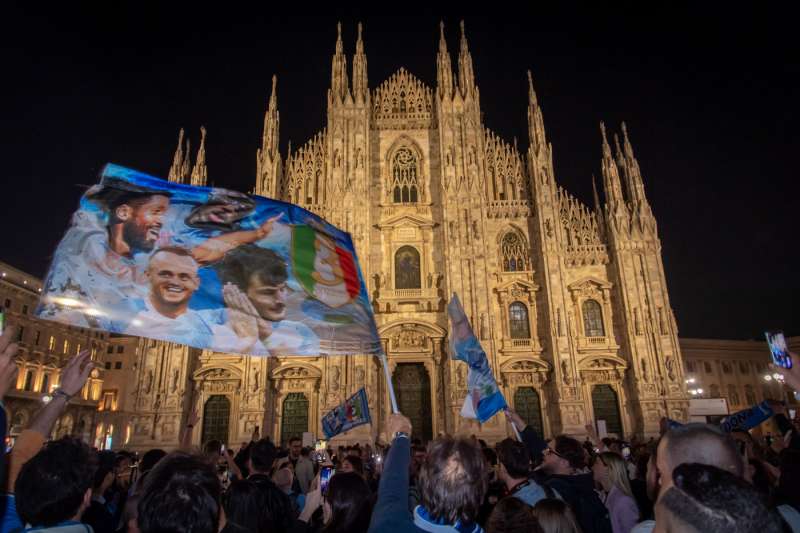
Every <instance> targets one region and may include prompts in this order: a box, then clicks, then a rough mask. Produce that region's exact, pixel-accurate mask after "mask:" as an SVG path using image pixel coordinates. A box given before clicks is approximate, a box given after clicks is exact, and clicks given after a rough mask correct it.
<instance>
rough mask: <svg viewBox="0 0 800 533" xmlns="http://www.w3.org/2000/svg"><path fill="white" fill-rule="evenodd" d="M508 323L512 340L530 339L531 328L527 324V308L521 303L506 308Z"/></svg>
mask: <svg viewBox="0 0 800 533" xmlns="http://www.w3.org/2000/svg"><path fill="white" fill-rule="evenodd" d="M508 322H509V326H510V329H511V332H510V333H511V338H512V339H530V338H531V327H530V323H529V322H528V308H527V307H526V306H525V304H524V303H522V302H514V303H512V304H511V305H509V306H508Z"/></svg>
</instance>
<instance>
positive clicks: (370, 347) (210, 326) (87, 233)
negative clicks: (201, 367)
mask: <svg viewBox="0 0 800 533" xmlns="http://www.w3.org/2000/svg"><path fill="white" fill-rule="evenodd" d="M36 315H37V316H38V317H40V318H44V319H48V320H55V321H58V322H61V323H64V324H69V325H73V326H79V327H87V328H97V329H104V330H107V331H111V332H114V333H121V334H125V335H134V336H139V337H149V338H153V339H158V340H164V341H170V342H175V343H179V344H186V345H189V346H193V347H195V348H202V349H208V350H213V351H216V352H228V353H237V354H247V355H259V356H269V355H300V356H319V355H348V354H354V353H378V352H379V351H380V340H379V338H378V335H377V331H376V328H375V322H374V317H373V315H372V306H371V305H370V302H369V297H368V295H367V291H366V288H365V286H364V280H363V277H362V275H361V271H360V269H359V266H358V259H357V258H356V253H355V249H354V247H353V242H352V240H351V238H350V235H349V234H347V233H345V232H343V231H341V230H339V229H338V228H336V227H334V226H332V225H331V224H329V223H327V222H326V221H325V220H323V219H321V218H320V217H318V216H317V215H315V214H313V213H310V212H309V211H306V210H305V209H302V208H301V207H298V206H296V205H292V204H288V203H285V202H280V201H277V200H272V199H268V198H262V197H260V196H250V195H246V194H243V193H240V192H237V191H231V190H227V189H220V188H212V187H194V186H191V185H185V184H180V183H174V182H169V181H164V180H161V179H158V178H155V177H152V176H148V175H146V174H143V173H141V172H137V171H135V170H130V169H127V168H123V167H120V166H117V165H106V167H105V168H104V169H103V172H102V176H101V181H100V183H99V184H98V185H95V186H93V187H91V188H90V189H89V190H88V191H86V193H85V194H84V195H83V198H81V202H80V207H79V209H78V211H77V212H76V213H75V214H74V215H73V217H72V224H71V225H70V227H69V229H68V230H67V233H66V235H65V236H64V238H63V239H62V240H61V242H60V243H59V245H58V248H57V249H56V251H55V254H54V256H53V261H52V263H51V265H50V270H49V272H48V274H47V277H46V279H45V285H44V290H43V293H42V298H41V301H40V304H39V307H38V308H37V310H36Z"/></svg>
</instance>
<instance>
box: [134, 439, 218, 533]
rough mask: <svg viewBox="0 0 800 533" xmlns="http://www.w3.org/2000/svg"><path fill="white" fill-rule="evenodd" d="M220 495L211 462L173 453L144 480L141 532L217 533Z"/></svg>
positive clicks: (140, 515)
mask: <svg viewBox="0 0 800 533" xmlns="http://www.w3.org/2000/svg"><path fill="white" fill-rule="evenodd" d="M221 493H222V486H221V485H220V481H219V478H218V477H217V473H216V471H215V469H214V467H213V466H212V465H211V463H209V462H208V460H206V459H205V458H200V457H195V456H192V455H189V454H186V453H183V452H173V453H171V454H169V455H167V456H166V457H165V458H163V459H162V460H161V461H159V462H158V464H157V465H156V466H155V467H153V469H152V470H151V471H150V474H148V476H147V479H145V482H144V487H143V488H142V493H141V498H140V500H139V505H138V509H137V510H138V524H139V530H140V531H141V533H162V532H165V531H191V532H192V533H216V532H217V530H218V529H219V515H220V495H221Z"/></svg>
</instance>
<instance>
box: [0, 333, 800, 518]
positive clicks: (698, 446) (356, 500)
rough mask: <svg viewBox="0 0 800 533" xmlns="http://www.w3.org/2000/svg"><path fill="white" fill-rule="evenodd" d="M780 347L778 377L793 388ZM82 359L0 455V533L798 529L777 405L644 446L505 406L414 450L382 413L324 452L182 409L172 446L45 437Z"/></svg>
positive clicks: (0, 371) (797, 448)
mask: <svg viewBox="0 0 800 533" xmlns="http://www.w3.org/2000/svg"><path fill="white" fill-rule="evenodd" d="M13 335H14V332H9V331H7V332H5V334H4V335H3V336H2V337H0V397H1V396H2V395H4V394H5V392H6V391H7V390H8V389H9V388H10V387H11V386H12V383H13V381H14V379H15V374H16V365H15V364H14V355H15V352H16V346H15V345H14V344H13V343H12V342H11V339H12V338H13ZM793 358H794V362H795V366H794V368H793V369H791V370H788V371H787V370H785V371H784V374H785V375H786V383H787V385H790V386H791V387H793V388H795V389H800V369H799V367H798V366H797V365H798V363H800V361H799V360H798V359H797V357H796V356H793ZM92 367H93V363H92V361H91V359H90V356H89V354H88V353H87V352H82V353H81V354H79V355H78V356H76V357H74V358H73V359H72V360H70V361H69V363H68V364H67V365H66V366H65V367H64V369H63V370H62V374H61V381H60V384H59V389H57V391H56V392H55V393H54V394H53V398H52V400H51V401H50V402H49V403H47V404H45V405H44V406H43V408H42V409H41V410H40V411H39V412H38V413H37V414H36V415H35V416H34V417H33V419H32V420H31V422H30V424H29V425H28V427H27V428H26V429H25V430H24V431H23V432H22V433H21V434H20V435H19V436H18V438H17V440H16V442H15V445H14V447H13V449H12V450H11V452H10V453H9V454H7V457H6V461H5V462H4V463H3V467H4V472H3V475H4V478H5V479H6V491H5V492H6V494H5V498H4V499H3V500H2V502H3V503H2V505H0V533H10V532H31V531H37V532H55V533H91V532H95V533H116V532H119V533H167V532H191V533H217V532H223V533H317V532H326V533H332V532H342V533H344V532H348V533H359V532H367V531H369V532H381V533H383V532H389V533H392V532H398V533H400V532H412V531H414V532H416V531H429V532H459V533H479V532H483V531H486V532H487V533H512V532H514V533H516V532H534V533H538V532H544V533H572V532H583V533H595V532H598V533H600V532H613V533H629V532H635V533H644V532H649V531H657V532H701V533H712V532H723V531H724V532H725V533H738V532H753V531H758V532H760V533H772V532H781V531H795V532H797V531H800V421H798V420H789V419H788V417H787V414H786V410H785V408H784V407H783V405H782V404H780V403H779V402H773V405H772V407H773V411H774V412H775V414H774V419H775V423H776V424H777V426H778V427H779V428H780V434H779V435H774V436H770V438H768V439H756V438H754V437H753V436H752V435H751V433H748V432H745V431H738V432H732V433H726V432H724V431H723V430H722V429H721V428H720V427H718V426H712V425H708V424H687V425H682V426H677V425H676V426H675V427H668V426H667V425H666V424H664V426H663V430H662V432H661V435H660V437H658V438H651V439H650V440H649V441H647V442H637V441H636V440H633V439H632V440H631V441H622V440H619V439H613V438H603V439H600V438H598V436H597V435H596V433H595V432H594V431H593V428H592V426H591V425H588V426H587V434H588V436H587V437H586V438H585V439H583V440H580V439H576V438H573V437H571V436H569V435H557V436H555V437H554V438H552V439H549V440H545V439H544V438H543V436H542V435H540V434H539V433H538V432H537V431H536V430H535V429H534V428H533V427H531V426H530V425H528V424H526V421H525V420H523V419H522V418H521V417H520V416H519V415H518V414H517V413H515V412H514V411H512V410H508V411H506V417H507V419H508V421H509V422H510V423H512V424H513V425H514V426H515V427H516V428H517V429H518V430H519V436H520V438H519V439H512V438H507V439H505V440H502V441H500V442H499V443H497V444H496V445H495V446H490V445H488V444H487V443H485V442H483V441H482V440H480V439H477V438H476V437H475V436H449V435H441V436H439V437H438V438H436V439H435V440H433V441H431V442H429V443H427V445H425V446H423V443H422V442H421V441H420V440H419V439H417V438H415V436H414V428H413V427H412V425H411V422H410V421H409V419H408V418H406V417H404V416H403V415H402V414H392V415H390V416H389V417H388V419H387V423H386V428H385V430H386V435H387V436H388V438H389V439H390V442H388V443H370V444H364V445H354V446H347V447H344V446H341V447H337V448H335V449H324V450H317V449H311V448H308V447H303V446H302V442H301V440H300V439H299V438H292V439H290V440H289V442H288V443H285V444H286V446H285V447H284V446H280V445H276V443H273V442H272V441H271V440H270V439H269V438H268V437H265V438H261V436H260V435H259V434H258V431H257V430H256V432H254V434H253V436H252V439H251V441H250V442H248V443H242V444H241V445H240V446H238V449H236V450H230V449H228V448H226V447H225V445H224V444H225V443H221V442H219V441H211V442H207V443H205V444H204V445H203V447H202V449H201V450H194V449H192V447H191V445H190V443H191V442H192V429H193V427H194V425H195V424H196V422H197V415H196V413H192V414H191V415H190V417H189V420H188V421H187V423H186V425H185V427H184V429H183V432H182V436H181V443H182V444H181V449H180V450H178V451H173V452H170V453H167V452H166V451H164V450H159V449H153V450H149V451H147V452H146V453H143V454H142V455H141V456H139V455H137V454H134V453H129V452H126V451H117V452H111V451H97V450H93V449H91V448H90V447H89V446H88V445H87V444H85V443H84V442H82V441H80V440H78V439H75V438H73V437H64V438H61V439H58V440H50V441H48V436H49V435H50V433H51V431H52V429H53V425H54V423H55V421H56V420H57V419H58V417H59V416H60V415H61V413H62V412H63V410H64V409H65V407H66V405H67V403H68V402H69V400H70V398H71V397H72V396H74V395H75V394H78V393H79V391H80V390H81V388H82V387H83V386H84V384H85V382H86V379H87V377H88V376H89V373H90V372H91V369H92ZM5 422H6V420H5V412H4V410H2V409H0V428H2V431H5V428H6V423H5ZM331 473H332V475H330V476H329V474H331Z"/></svg>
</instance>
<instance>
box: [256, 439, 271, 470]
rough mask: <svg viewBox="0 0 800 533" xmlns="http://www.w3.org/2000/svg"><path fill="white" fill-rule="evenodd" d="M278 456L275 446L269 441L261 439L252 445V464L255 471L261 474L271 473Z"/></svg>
mask: <svg viewBox="0 0 800 533" xmlns="http://www.w3.org/2000/svg"><path fill="white" fill-rule="evenodd" d="M276 455H277V450H276V449H275V445H274V444H272V441H269V440H267V439H261V440H259V441H257V442H254V443H253V444H251V445H250V462H251V463H252V464H253V469H254V470H257V471H259V472H269V470H270V468H272V463H273V462H275V457H276Z"/></svg>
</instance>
